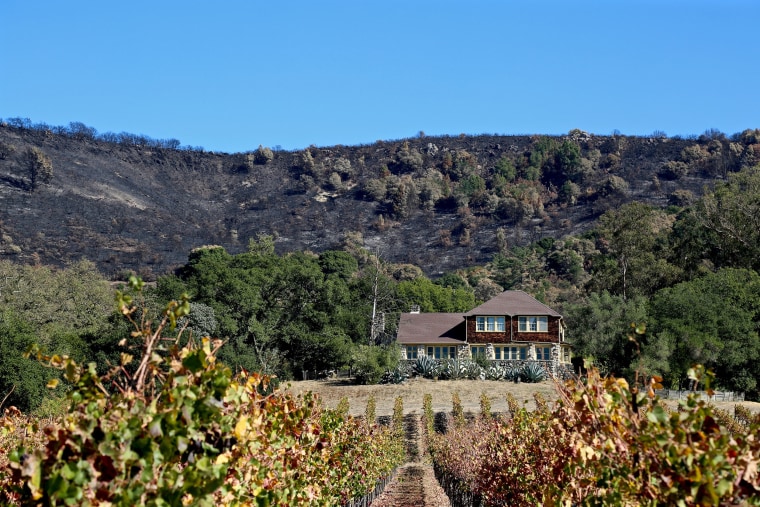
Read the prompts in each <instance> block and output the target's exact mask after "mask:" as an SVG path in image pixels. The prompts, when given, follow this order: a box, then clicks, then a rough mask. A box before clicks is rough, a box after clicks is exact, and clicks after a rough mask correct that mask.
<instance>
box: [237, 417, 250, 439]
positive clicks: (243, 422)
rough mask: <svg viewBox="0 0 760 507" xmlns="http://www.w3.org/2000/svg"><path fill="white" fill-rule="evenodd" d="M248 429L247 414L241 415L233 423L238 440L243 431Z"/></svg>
mask: <svg viewBox="0 0 760 507" xmlns="http://www.w3.org/2000/svg"><path fill="white" fill-rule="evenodd" d="M247 430H248V416H245V415H244V416H242V417H241V418H240V419H238V422H237V424H235V436H236V437H237V439H238V440H242V439H243V437H244V436H245V432H246V431H247Z"/></svg>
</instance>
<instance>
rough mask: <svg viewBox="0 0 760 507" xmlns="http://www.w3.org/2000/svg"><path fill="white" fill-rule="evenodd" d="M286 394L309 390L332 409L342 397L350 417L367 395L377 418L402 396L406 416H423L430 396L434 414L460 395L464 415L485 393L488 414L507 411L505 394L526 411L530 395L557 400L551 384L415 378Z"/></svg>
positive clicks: (325, 383) (294, 388)
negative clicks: (521, 404)
mask: <svg viewBox="0 0 760 507" xmlns="http://www.w3.org/2000/svg"><path fill="white" fill-rule="evenodd" d="M288 389H289V391H290V392H292V393H294V394H300V393H304V392H306V391H312V392H313V393H315V394H317V395H319V398H320V399H321V400H322V403H323V404H324V405H325V406H327V407H329V408H335V406H336V405H337V404H338V402H339V401H340V399H341V398H343V397H346V398H348V401H349V406H350V409H349V413H350V414H351V415H363V414H364V410H365V408H366V407H367V400H368V399H369V397H370V395H372V396H374V397H375V403H376V404H377V407H376V413H377V415H378V416H389V415H392V414H393V403H394V402H395V400H396V398H397V397H399V396H401V397H402V399H403V400H404V413H405V414H414V413H416V414H422V397H423V396H424V395H425V394H427V393H429V394H430V395H431V396H432V397H433V410H434V411H435V412H450V411H451V406H452V405H451V395H452V394H453V393H455V392H457V393H459V397H460V398H461V400H462V407H463V408H464V411H465V412H472V413H474V414H476V413H479V412H480V395H481V393H485V394H486V396H488V398H489V399H490V400H491V412H494V413H496V412H506V411H507V399H506V394H507V393H512V394H513V395H514V397H515V398H516V399H517V400H518V401H519V402H525V403H526V404H527V407H528V408H529V409H532V408H533V407H534V406H535V404H534V402H533V394H534V393H537V392H538V393H541V394H542V395H543V396H544V397H545V398H546V399H547V400H555V399H556V398H557V390H556V387H555V385H554V383H553V382H552V381H545V382H541V383H538V384H527V383H520V384H515V383H512V382H498V381H494V380H438V381H434V380H429V379H424V378H414V379H410V380H407V381H406V382H404V383H403V384H398V385H391V384H381V385H369V386H359V385H354V384H351V383H349V382H347V381H345V380H307V381H301V382H291V383H290V384H289V388H288Z"/></svg>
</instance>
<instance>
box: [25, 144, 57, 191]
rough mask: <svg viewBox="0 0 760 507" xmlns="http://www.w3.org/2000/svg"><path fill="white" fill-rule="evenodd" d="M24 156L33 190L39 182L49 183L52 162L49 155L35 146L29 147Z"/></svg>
mask: <svg viewBox="0 0 760 507" xmlns="http://www.w3.org/2000/svg"><path fill="white" fill-rule="evenodd" d="M26 156H27V165H28V167H29V179H30V181H31V184H30V187H31V189H32V190H35V189H36V188H37V187H38V186H39V184H40V183H50V180H51V179H52V178H53V162H51V161H50V157H48V156H47V155H45V153H43V151H42V150H40V149H39V148H37V147H36V146H35V147H32V148H29V150H28V151H27V152H26Z"/></svg>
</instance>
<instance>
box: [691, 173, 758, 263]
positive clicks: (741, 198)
mask: <svg viewBox="0 0 760 507" xmlns="http://www.w3.org/2000/svg"><path fill="white" fill-rule="evenodd" d="M694 218H695V219H696V221H697V223H698V224H699V226H701V227H703V228H704V229H706V231H708V233H707V234H706V237H705V238H704V239H705V240H706V242H707V246H708V247H709V251H710V253H711V254H712V255H711V260H712V261H713V262H714V263H715V264H716V265H717V266H718V267H722V266H733V267H742V268H749V269H754V270H756V271H757V270H759V269H760V165H758V166H755V167H752V168H746V169H743V170H742V171H740V172H738V173H734V174H730V175H729V176H728V181H727V182H725V183H718V184H716V186H715V190H714V191H713V192H708V193H707V194H705V196H704V197H702V199H700V200H699V201H697V203H696V204H695V206H694Z"/></svg>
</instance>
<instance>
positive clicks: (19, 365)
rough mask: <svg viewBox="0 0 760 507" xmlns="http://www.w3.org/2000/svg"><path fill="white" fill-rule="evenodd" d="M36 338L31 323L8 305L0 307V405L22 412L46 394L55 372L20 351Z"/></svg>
mask: <svg viewBox="0 0 760 507" xmlns="http://www.w3.org/2000/svg"><path fill="white" fill-rule="evenodd" d="M36 341H37V336H36V335H35V334H34V331H33V327H32V326H31V325H30V324H29V323H27V322H24V321H23V320H22V319H20V318H19V317H18V316H17V315H15V314H14V313H13V312H12V311H11V310H10V309H7V308H6V309H4V310H2V311H0V409H3V408H8V407H9V406H15V407H16V408H18V409H19V410H21V411H23V412H29V411H31V410H34V409H35V408H37V407H38V406H39V405H40V404H41V403H42V401H43V400H44V399H45V398H47V397H48V396H49V394H48V389H47V388H46V385H47V383H48V381H49V380H50V379H53V378H57V377H58V375H57V372H55V371H54V370H52V369H51V368H46V367H45V366H44V365H43V364H41V363H40V362H39V361H37V360H36V359H34V358H26V357H24V352H25V351H26V350H27V349H28V348H29V347H30V346H31V345H33V344H34V343H35V342H36Z"/></svg>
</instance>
